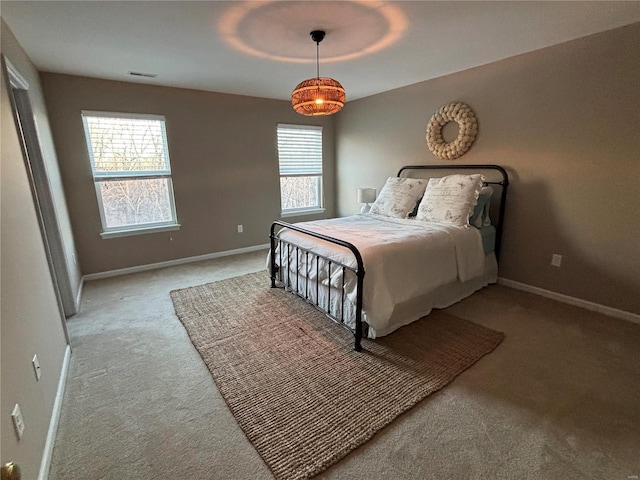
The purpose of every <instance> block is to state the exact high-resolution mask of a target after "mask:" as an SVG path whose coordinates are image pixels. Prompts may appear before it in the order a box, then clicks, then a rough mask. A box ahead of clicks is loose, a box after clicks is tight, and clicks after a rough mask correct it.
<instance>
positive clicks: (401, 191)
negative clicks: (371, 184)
mask: <svg viewBox="0 0 640 480" xmlns="http://www.w3.org/2000/svg"><path fill="white" fill-rule="evenodd" d="M426 187H427V181H426V180H425V179H421V178H400V177H389V178H388V179H387V181H386V183H385V184H384V187H382V190H381V191H380V195H378V198H376V201H375V202H374V203H373V205H371V210H370V211H369V212H370V213H377V214H378V215H386V216H387V217H394V218H408V217H409V214H410V213H411V212H412V211H413V209H414V208H415V207H416V205H417V204H418V200H420V197H421V196H422V195H423V194H424V189H425V188H426Z"/></svg>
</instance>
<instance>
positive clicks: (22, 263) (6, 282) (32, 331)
mask: <svg viewBox="0 0 640 480" xmlns="http://www.w3.org/2000/svg"><path fill="white" fill-rule="evenodd" d="M2 53H3V54H5V55H6V56H7V57H8V58H10V59H11V61H12V62H13V63H14V65H15V66H16V67H18V68H21V70H22V72H24V73H23V74H24V75H25V76H26V77H27V80H28V81H29V84H30V87H31V89H32V93H33V97H32V98H33V100H34V101H33V103H34V108H38V111H39V112H43V110H41V109H40V107H39V106H38V107H36V105H38V103H39V102H38V101H37V98H41V96H42V94H41V92H40V91H39V86H38V81H37V80H38V78H37V75H36V76H35V77H34V76H33V75H31V73H32V72H33V71H34V70H33V66H31V64H30V62H29V60H28V58H27V57H26V56H25V55H24V52H23V51H22V49H21V48H20V46H19V45H18V44H17V42H16V41H15V39H14V38H13V36H12V35H11V32H10V31H9V30H8V28H7V27H6V25H4V23H3V24H2ZM25 66H26V67H28V68H23V67H25ZM7 88H8V84H7V79H6V78H5V77H4V76H3V77H2V91H1V92H0V95H1V99H0V100H1V107H0V108H1V115H2V118H1V121H2V132H1V138H2V152H1V154H2V169H1V172H0V174H1V187H0V191H1V194H0V210H1V212H0V218H1V226H0V232H1V233H0V244H1V246H2V249H1V254H0V263H1V265H2V268H1V274H0V282H1V283H0V286H1V299H0V303H1V310H0V312H1V313H0V318H1V320H0V330H1V335H0V336H1V342H0V343H1V359H2V364H1V365H2V367H1V368H2V371H1V374H0V376H1V381H0V388H1V390H2V400H1V408H2V410H1V415H0V426H1V430H2V433H1V436H0V440H1V442H2V443H1V445H2V451H1V452H0V457H1V461H2V463H5V462H8V461H15V462H17V463H18V464H19V465H20V466H21V467H22V478H24V479H35V478H37V476H38V470H39V468H40V462H41V459H42V452H43V449H44V445H45V441H46V436H47V431H48V428H49V421H50V419H51V414H52V410H53V405H54V400H55V395H56V392H57V386H58V379H59V377H60V372H61V368H62V363H63V358H64V353H65V349H66V340H65V336H64V331H63V328H62V321H63V319H62V315H61V313H60V311H59V309H58V304H57V301H56V297H55V293H54V289H53V283H52V281H51V276H50V273H49V267H48V264H47V259H46V256H45V250H44V246H43V242H42V237H41V235H40V229H39V225H38V220H37V217H36V211H35V207H34V203H33V199H32V196H31V190H30V186H29V181H28V178H27V173H26V169H25V163H24V160H23V156H22V151H21V148H20V143H19V140H18V134H17V131H16V128H15V124H14V121H13V115H12V110H11V105H10V103H9V95H8V90H7ZM44 125H46V124H44V123H39V127H40V132H41V133H44V128H43V127H44ZM49 154H50V155H53V153H52V152H49ZM54 158H55V157H54ZM34 354H37V355H38V357H39V359H40V364H41V368H42V377H41V379H40V381H39V382H37V381H36V379H35V375H34V372H33V367H32V364H31V359H32V358H33V355H34ZM16 403H19V404H20V407H21V410H22V414H23V416H24V422H25V426H26V429H25V432H24V436H23V437H22V440H20V441H19V442H18V440H17V437H16V435H15V433H14V430H13V425H12V422H11V412H12V410H13V406H14V405H15V404H16Z"/></svg>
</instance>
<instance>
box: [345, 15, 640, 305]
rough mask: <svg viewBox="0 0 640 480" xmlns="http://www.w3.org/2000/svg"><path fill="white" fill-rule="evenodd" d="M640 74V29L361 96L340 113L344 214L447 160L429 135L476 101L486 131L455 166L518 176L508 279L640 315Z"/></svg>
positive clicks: (509, 215) (505, 268)
mask: <svg viewBox="0 0 640 480" xmlns="http://www.w3.org/2000/svg"><path fill="white" fill-rule="evenodd" d="M416 61H420V60H419V59H416ZM639 78H640V24H634V25H631V26H628V27H624V28H620V29H616V30H612V31H609V32H604V33H601V34H597V35H593V36H590V37H586V38H583V39H579V40H576V41H572V42H569V43H565V44H562V45H558V46H554V47H550V48H546V49H543V50H539V51H536V52H533V53H529V54H525V55H521V56H518V57H514V58H510V59H507V60H503V61H500V62H496V63H492V64H490V65H486V66H482V67H479V68H475V69H472V70H468V71H464V72H460V73H457V74H453V75H449V76H446V77H443V78H438V79H435V80H430V81H426V82H423V83H419V84H416V85H412V86H408V87H405V88H401V89H397V90H393V91H390V92H386V93H383V94H380V95H376V96H372V97H368V98H365V99H362V100H359V101H355V102H351V103H349V104H348V105H347V106H346V107H345V108H344V110H343V111H342V112H341V113H340V114H339V115H338V116H337V125H336V129H337V147H336V157H337V166H336V176H337V179H338V180H337V195H338V196H337V202H338V206H339V211H338V213H339V214H340V215H347V214H351V213H354V212H355V211H357V209H358V208H359V205H357V203H356V194H355V192H356V188H357V187H368V186H371V187H376V188H378V190H379V189H380V188H381V187H382V185H383V184H384V181H385V179H386V177H388V176H391V175H395V174H396V172H397V171H398V169H399V167H400V166H402V165H404V164H422V163H448V162H443V161H441V160H438V159H437V158H436V157H434V156H433V155H432V154H431V153H430V152H429V150H428V148H427V146H426V142H425V138H424V132H425V129H426V126H427V123H428V121H429V118H430V116H431V115H432V114H433V112H434V111H436V110H437V109H438V108H439V107H441V106H442V105H444V104H447V103H449V102H454V101H462V102H466V103H468V104H469V105H470V106H471V107H472V108H473V109H474V111H475V113H476V115H477V117H478V122H479V133H478V137H477V140H476V142H475V144H474V145H473V147H472V148H471V150H470V151H469V152H468V153H467V154H466V155H464V156H463V157H461V158H460V159H458V160H455V161H453V162H451V163H460V164H461V163H495V164H499V165H503V166H505V167H506V168H507V170H508V171H509V174H510V176H511V181H512V184H511V187H510V192H509V198H508V203H507V212H506V222H507V223H506V226H505V232H504V238H503V251H502V258H501V264H500V276H501V277H504V278H507V279H511V280H515V281H518V282H522V283H525V284H528V285H532V286H536V287H540V288H543V289H547V290H551V291H554V292H558V293H561V294H565V295H569V296H572V297H577V298H580V299H583V300H586V301H590V302H595V303H598V304H602V305H607V306H609V307H613V308H617V309H621V310H625V311H629V312H634V313H636V314H640V295H638V293H639V292H640V222H639V221H638V214H639V212H640V183H639V182H640V115H639V114H638V112H640V93H639V89H638V79H639ZM553 253H559V254H561V255H563V256H564V258H563V263H562V267H561V268H559V269H558V268H555V267H551V266H550V260H551V255H552V254H553Z"/></svg>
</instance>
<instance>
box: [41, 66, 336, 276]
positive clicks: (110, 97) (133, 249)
mask: <svg viewBox="0 0 640 480" xmlns="http://www.w3.org/2000/svg"><path fill="white" fill-rule="evenodd" d="M41 79H42V83H43V88H44V92H45V98H46V102H47V108H48V110H49V114H50V119H51V126H52V130H53V136H54V140H55V144H56V148H57V151H58V155H59V158H60V169H61V172H62V178H63V181H64V185H65V191H66V194H67V198H68V199H69V212H70V215H71V221H72V224H73V230H74V233H75V239H76V245H77V248H78V253H79V255H80V262H81V266H82V270H83V272H84V273H85V274H92V273H99V272H105V271H110V270H117V269H122V268H127V267H134V266H139V265H147V264H152V263H158V262H164V261H170V260H176V259H181V258H187V257H194V256H199V255H206V254H210V253H216V252H223V251H227V250H234V249H239V248H244V247H251V246H255V245H264V244H267V243H269V228H270V225H271V222H272V221H273V220H278V219H280V179H279V170H278V152H277V137H276V126H277V124H278V123H293V124H310V125H322V126H323V127H324V128H323V144H324V166H323V167H324V198H325V208H326V212H325V214H324V215H312V216H307V217H292V218H287V219H286V220H287V221H302V220H307V219H309V220H313V219H317V218H323V217H330V216H333V215H334V213H335V191H334V184H335V161H334V154H335V149H334V120H333V118H331V117H325V118H317V117H316V118H313V117H311V118H310V117H303V116H301V115H298V114H297V113H295V112H294V111H293V109H292V108H291V104H290V102H286V101H282V100H269V99H263V98H255V97H246V96H240V95H228V94H221V93H213V92H204V91H198V90H186V89H180V88H171V87H159V86H153V85H145V84H139V83H129V82H116V81H108V80H98V79H93V78H86V77H77V76H72V75H62V74H55V73H42V74H41ZM82 110H98V111H107V112H128V113H152V114H158V115H164V116H165V118H166V129H167V140H168V144H169V156H170V159H171V170H172V180H173V188H174V193H175V202H176V211H177V216H178V222H179V223H180V224H181V227H180V230H177V231H170V232H160V233H153V234H144V235H135V236H129V237H118V238H109V239H102V238H101V237H100V233H101V231H102V227H101V223H100V214H99V210H98V203H97V199H96V192H95V187H94V184H93V180H92V175H91V166H90V164H89V157H88V152H87V146H86V141H85V137H84V129H83V125H82V118H81V111H82ZM237 225H243V226H244V233H241V234H240V233H238V231H237Z"/></svg>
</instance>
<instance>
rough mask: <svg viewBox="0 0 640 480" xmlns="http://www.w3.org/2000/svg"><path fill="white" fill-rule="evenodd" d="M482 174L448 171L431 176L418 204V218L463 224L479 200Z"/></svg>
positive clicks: (467, 222)
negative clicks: (448, 172)
mask: <svg viewBox="0 0 640 480" xmlns="http://www.w3.org/2000/svg"><path fill="white" fill-rule="evenodd" d="M483 181H484V177H483V176H482V175H480V174H476V175H460V174H456V175H449V176H447V177H442V178H431V179H429V184H428V185H427V189H426V190H425V192H424V197H422V201H421V202H420V206H419V207H418V214H417V215H416V218H417V219H418V220H424V221H427V222H436V223H446V224H450V225H458V226H464V225H468V224H469V216H470V215H471V214H472V213H473V208H474V207H475V206H476V203H477V201H478V194H479V193H480V189H481V188H482V182H483Z"/></svg>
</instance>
